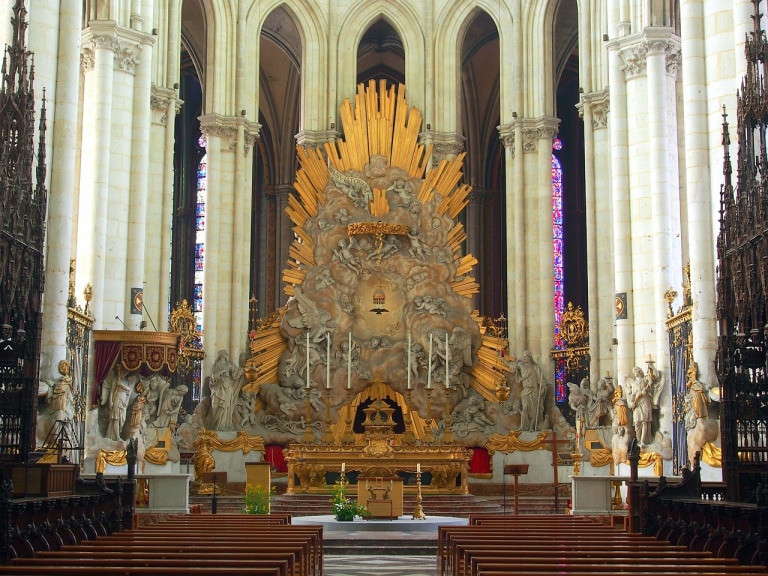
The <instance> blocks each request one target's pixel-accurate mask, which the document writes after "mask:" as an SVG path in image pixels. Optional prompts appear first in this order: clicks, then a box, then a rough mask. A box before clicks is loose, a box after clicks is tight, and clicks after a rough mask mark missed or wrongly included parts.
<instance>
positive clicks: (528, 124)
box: [518, 116, 560, 154]
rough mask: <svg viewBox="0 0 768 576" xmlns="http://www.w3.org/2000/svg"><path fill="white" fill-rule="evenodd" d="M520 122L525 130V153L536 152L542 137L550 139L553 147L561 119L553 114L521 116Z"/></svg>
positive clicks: (523, 143) (523, 145)
mask: <svg viewBox="0 0 768 576" xmlns="http://www.w3.org/2000/svg"><path fill="white" fill-rule="evenodd" d="M518 122H520V124H521V126H522V132H523V141H522V148H523V154H526V153H528V152H536V144H537V142H538V141H539V140H541V139H549V142H550V148H551V146H552V141H553V140H554V139H555V136H557V130H558V127H559V125H560V120H559V119H558V118H553V117H551V116H542V117H540V118H519V119H518Z"/></svg>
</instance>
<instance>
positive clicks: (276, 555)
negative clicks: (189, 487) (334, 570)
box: [15, 549, 308, 576]
mask: <svg viewBox="0 0 768 576" xmlns="http://www.w3.org/2000/svg"><path fill="white" fill-rule="evenodd" d="M297 556H298V555H297V554H296V553H295V552H293V551H290V550H288V551H281V550H277V549H275V550H255V551H247V552H243V551H238V552H221V551H219V552H189V551H187V552H166V551H160V552H158V551H154V550H152V551H147V550H128V551H125V550H106V551H96V552H94V551H91V550H86V551H82V550H64V551H58V552H44V553H40V554H38V555H37V556H35V557H34V558H25V559H19V560H17V561H15V563H16V564H32V563H35V562H36V561H42V562H51V561H52V560H55V561H56V563H57V565H62V564H74V563H77V561H79V560H85V561H86V562H88V563H90V562H104V563H105V564H110V563H111V562H113V561H114V560H121V561H122V559H123V558H125V559H127V560H133V559H136V558H140V559H141V560H145V561H147V563H148V564H150V565H153V566H154V565H156V561H157V560H185V561H186V562H187V563H189V561H190V558H191V557H194V559H195V564H200V563H201V562H202V563H210V562H218V563H219V565H230V564H229V563H228V562H227V561H229V560H236V561H244V560H254V561H256V562H264V561H272V562H273V563H274V564H275V565H278V564H280V565H284V569H282V570H281V574H285V575H286V576H304V575H305V574H307V573H308V570H307V571H302V565H301V563H300V561H299V558H298V557H297ZM158 565H159V564H158Z"/></svg>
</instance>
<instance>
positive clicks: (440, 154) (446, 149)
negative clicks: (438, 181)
mask: <svg viewBox="0 0 768 576" xmlns="http://www.w3.org/2000/svg"><path fill="white" fill-rule="evenodd" d="M466 141H467V139H466V138H465V137H464V136H462V135H461V134H459V133H458V132H436V131H434V130H431V129H427V130H424V131H423V132H422V133H421V134H420V135H419V144H424V145H426V144H432V164H433V165H434V166H436V165H437V163H438V162H440V161H441V160H444V159H446V158H453V157H456V156H458V155H459V154H461V153H462V152H463V151H464V145H465V143H466Z"/></svg>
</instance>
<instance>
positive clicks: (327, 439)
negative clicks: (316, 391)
mask: <svg viewBox="0 0 768 576" xmlns="http://www.w3.org/2000/svg"><path fill="white" fill-rule="evenodd" d="M323 444H333V430H331V389H330V388H326V389H325V432H324V433H323Z"/></svg>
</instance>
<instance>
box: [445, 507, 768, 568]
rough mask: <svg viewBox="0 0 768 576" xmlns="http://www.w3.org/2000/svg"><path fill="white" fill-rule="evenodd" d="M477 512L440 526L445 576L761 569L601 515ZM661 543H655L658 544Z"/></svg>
mask: <svg viewBox="0 0 768 576" xmlns="http://www.w3.org/2000/svg"><path fill="white" fill-rule="evenodd" d="M571 518H572V517H570V518H569V517H561V516H549V517H531V516H529V517H520V516H516V517H499V516H482V515H479V516H474V517H471V518H470V525H469V526H461V527H457V526H451V527H440V528H439V529H438V558H437V563H438V571H437V573H438V575H439V576H446V575H450V576H501V575H502V574H503V575H504V576H512V575H517V574H520V575H523V574H525V575H527V576H554V575H555V574H581V575H587V574H592V575H594V574H596V575H601V574H606V575H607V574H608V573H611V574H615V573H621V574H626V575H627V576H650V575H654V576H665V575H667V574H670V575H671V574H697V576H700V575H703V574H704V575H707V576H713V575H715V574H717V575H718V576H723V575H736V574H738V575H740V576H741V575H749V576H753V575H755V574H762V576H766V573H768V571H766V570H765V569H762V568H759V569H756V568H755V567H754V566H740V565H738V563H737V562H735V561H734V560H733V559H723V558H717V557H715V556H714V555H712V554H711V553H709V552H706V551H691V550H689V549H688V548H686V547H685V546H673V545H671V544H670V543H668V542H664V541H660V540H656V539H655V538H654V539H651V540H649V539H648V538H643V537H639V535H636V534H627V533H626V532H623V531H619V530H616V529H615V528H613V527H610V526H606V525H604V524H602V523H601V522H599V521H597V520H594V519H586V518H584V517H578V519H576V518H573V519H571ZM654 540H655V542H654Z"/></svg>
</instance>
